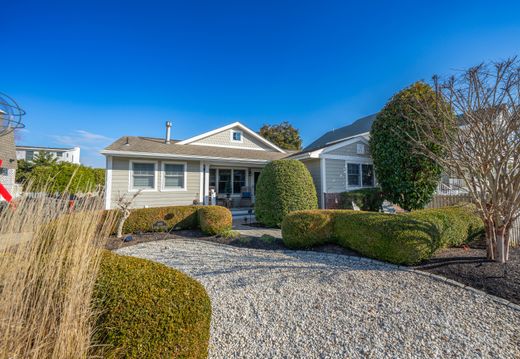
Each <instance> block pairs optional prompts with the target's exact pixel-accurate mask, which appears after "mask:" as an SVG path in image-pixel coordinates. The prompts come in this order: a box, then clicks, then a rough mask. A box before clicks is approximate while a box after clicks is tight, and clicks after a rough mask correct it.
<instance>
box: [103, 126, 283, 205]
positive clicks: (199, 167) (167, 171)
mask: <svg viewBox="0 0 520 359" xmlns="http://www.w3.org/2000/svg"><path fill="white" fill-rule="evenodd" d="M101 153H102V154H103V155H104V156H105V157H106V203H105V207H106V208H107V209H110V208H114V206H115V203H116V201H117V198H118V197H119V196H120V195H122V194H125V193H135V192H136V191H138V190H141V193H140V195H139V196H138V197H137V198H136V200H135V202H134V207H138V208H139V207H141V208H142V207H160V206H172V205H190V204H194V203H201V204H209V203H210V202H211V201H212V199H213V198H215V200H216V201H217V204H222V205H226V206H228V207H238V206H248V205H251V204H252V203H253V202H254V197H255V185H256V183H257V181H258V176H259V175H260V171H261V170H262V168H263V167H264V166H265V165H266V164H267V163H269V162H270V161H273V160H277V159H281V158H285V157H287V156H288V155H290V154H291V153H289V152H287V151H284V150H282V149H281V148H279V147H278V146H276V145H274V144H273V143H271V142H269V141H268V140H266V139H265V138H263V137H261V136H260V135H259V134H257V133H256V132H254V131H252V130H251V129H249V128H248V127H246V126H244V125H243V124H241V123H239V122H235V123H231V124H229V125H227V126H224V127H220V128H217V129H215V130H212V131H209V132H205V133H202V134H200V135H197V136H194V137H191V138H188V139H185V140H172V139H171V124H170V122H167V123H166V135H165V137H164V138H149V137H135V136H123V137H121V138H119V139H118V140H116V141H115V142H114V143H112V144H111V145H109V146H108V147H106V148H105V149H104V150H103V151H101ZM213 193H214V194H215V196H212V194H213Z"/></svg>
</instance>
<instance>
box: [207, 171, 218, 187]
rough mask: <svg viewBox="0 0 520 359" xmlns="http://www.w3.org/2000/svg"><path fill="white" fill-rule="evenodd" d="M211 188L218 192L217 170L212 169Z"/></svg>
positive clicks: (210, 172) (210, 173)
mask: <svg viewBox="0 0 520 359" xmlns="http://www.w3.org/2000/svg"><path fill="white" fill-rule="evenodd" d="M209 187H210V188H211V187H213V189H214V190H215V191H216V190H217V169H216V168H210V169H209Z"/></svg>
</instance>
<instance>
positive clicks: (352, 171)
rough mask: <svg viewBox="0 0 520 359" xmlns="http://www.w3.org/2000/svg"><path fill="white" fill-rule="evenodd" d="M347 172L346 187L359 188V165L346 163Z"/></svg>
mask: <svg viewBox="0 0 520 359" xmlns="http://www.w3.org/2000/svg"><path fill="white" fill-rule="evenodd" d="M347 172H348V185H349V186H359V164H357V163H348V164H347Z"/></svg>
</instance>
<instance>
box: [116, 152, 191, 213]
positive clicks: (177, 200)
mask: <svg viewBox="0 0 520 359" xmlns="http://www.w3.org/2000/svg"><path fill="white" fill-rule="evenodd" d="M130 160H133V161H136V162H139V161H141V162H155V164H156V167H155V183H156V185H155V190H146V191H142V192H141V194H140V195H139V196H138V197H137V198H136V199H135V201H134V204H133V207H134V208H144V207H165V206H178V205H191V204H193V201H194V200H199V194H200V162H199V161H187V162H186V161H180V162H186V163H187V166H186V167H187V169H186V172H187V173H186V176H187V178H186V189H185V190H176V191H171V190H162V189H161V183H162V180H163V176H162V162H163V161H159V160H157V161H154V160H149V159H139V158H122V157H112V163H111V165H112V168H111V181H109V182H110V183H107V185H110V188H109V189H107V191H108V193H109V195H110V208H115V203H116V200H117V198H118V196H119V195H120V194H124V193H128V192H129V187H130V175H131V172H130ZM109 162H110V161H107V163H109ZM165 162H172V160H169V161H165ZM108 169H110V168H108ZM130 193H134V192H130Z"/></svg>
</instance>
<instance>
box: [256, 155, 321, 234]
mask: <svg viewBox="0 0 520 359" xmlns="http://www.w3.org/2000/svg"><path fill="white" fill-rule="evenodd" d="M317 208H318V197H317V195H316V188H315V187H314V183H313V181H312V177H311V174H310V173H309V171H308V170H307V168H306V167H305V165H304V164H303V163H301V162H300V161H297V160H277V161H272V162H270V163H269V164H267V166H265V167H264V169H263V170H262V172H261V173H260V177H259V179H258V184H257V187H256V200H255V216H256V219H257V220H258V221H259V222H261V223H263V224H265V225H267V226H270V227H279V226H280V225H281V223H282V221H283V219H284V217H285V216H286V215H287V214H288V213H289V212H291V211H298V210H306V209H317Z"/></svg>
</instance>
